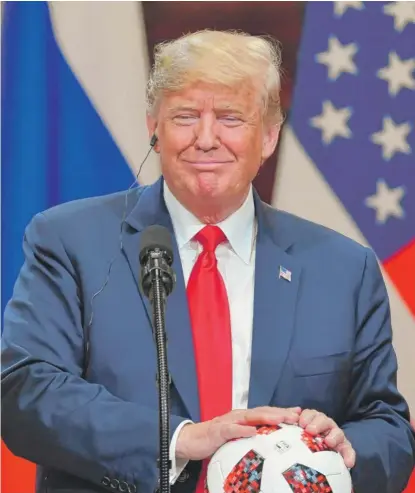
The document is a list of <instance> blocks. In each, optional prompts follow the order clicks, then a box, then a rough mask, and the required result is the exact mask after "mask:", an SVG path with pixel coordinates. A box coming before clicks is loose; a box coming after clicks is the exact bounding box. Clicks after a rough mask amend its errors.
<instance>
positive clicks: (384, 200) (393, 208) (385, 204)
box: [365, 180, 405, 224]
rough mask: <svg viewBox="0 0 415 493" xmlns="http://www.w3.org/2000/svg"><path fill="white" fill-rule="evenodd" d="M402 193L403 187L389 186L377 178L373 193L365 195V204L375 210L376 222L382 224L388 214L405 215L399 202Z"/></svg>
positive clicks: (399, 216)
mask: <svg viewBox="0 0 415 493" xmlns="http://www.w3.org/2000/svg"><path fill="white" fill-rule="evenodd" d="M404 195H405V190H404V187H396V188H389V187H388V185H387V184H386V183H385V181H384V180H378V182H377V184H376V193H375V195H370V196H369V197H367V199H366V200H365V204H366V205H367V206H368V207H371V208H372V209H375V210H376V222H377V223H381V224H383V223H385V222H386V220H387V219H388V218H389V216H395V217H397V218H403V217H404V216H405V212H404V210H403V209H402V206H401V204H400V201H401V199H402V197H403V196H404Z"/></svg>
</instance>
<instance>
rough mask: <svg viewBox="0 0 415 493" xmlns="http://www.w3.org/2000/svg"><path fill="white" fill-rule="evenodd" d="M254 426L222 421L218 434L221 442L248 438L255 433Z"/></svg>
mask: <svg viewBox="0 0 415 493" xmlns="http://www.w3.org/2000/svg"><path fill="white" fill-rule="evenodd" d="M256 431H257V430H256V427H255V426H246V425H239V424H236V423H229V424H228V423H224V424H223V426H222V428H221V431H220V435H221V439H222V441H223V443H225V442H227V441H229V440H234V439H236V438H249V437H252V436H255V435H256Z"/></svg>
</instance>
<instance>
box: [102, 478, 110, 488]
mask: <svg viewBox="0 0 415 493" xmlns="http://www.w3.org/2000/svg"><path fill="white" fill-rule="evenodd" d="M101 483H102V484H103V485H104V486H109V485H110V483H111V479H110V478H109V477H108V476H104V477H103V478H102V480H101Z"/></svg>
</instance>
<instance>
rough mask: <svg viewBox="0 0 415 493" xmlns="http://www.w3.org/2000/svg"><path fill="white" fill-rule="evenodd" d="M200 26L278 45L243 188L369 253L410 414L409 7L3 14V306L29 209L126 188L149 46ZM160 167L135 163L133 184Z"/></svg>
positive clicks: (29, 475) (414, 220)
mask: <svg viewBox="0 0 415 493" xmlns="http://www.w3.org/2000/svg"><path fill="white" fill-rule="evenodd" d="M204 28H216V29H237V30H243V31H247V32H250V33H252V34H256V35H257V34H269V35H271V36H273V37H275V38H276V39H278V40H279V41H280V42H281V45H282V54H283V71H284V77H283V85H282V106H283V110H284V111H285V113H286V115H287V118H286V123H285V125H284V129H283V132H282V138H281V141H280V144H279V146H278V148H277V150H276V152H275V153H274V154H273V156H271V158H270V159H268V161H267V162H266V163H265V165H264V166H263V168H262V169H261V171H260V173H259V175H258V177H257V178H256V179H255V186H256V188H257V190H258V191H259V193H260V195H261V197H262V198H263V200H264V201H266V202H268V203H272V204H273V205H275V206H277V207H279V208H282V209H286V210H288V211H290V212H293V213H295V214H298V215H300V216H303V217H305V218H307V219H310V220H314V221H316V222H318V223H322V224H325V225H326V226H329V227H331V228H333V229H336V230H338V231H340V232H342V233H344V234H346V235H348V236H350V237H352V238H354V239H356V240H357V241H360V242H362V243H364V244H366V245H369V246H370V247H372V248H373V249H374V251H375V252H376V254H377V256H378V258H379V260H380V262H381V266H382V269H383V272H384V275H385V280H386V283H387V287H388V291H389V296H390V300H391V310H392V320H393V328H394V343H395V349H396V352H397V356H398V362H399V374H398V384H399V387H400V389H401V390H402V392H403V393H404V395H405V396H406V397H407V399H408V402H409V404H410V407H411V410H412V414H413V415H414V414H415V387H414V385H413V351H414V348H415V160H414V157H413V153H414V150H415V129H414V126H415V123H414V121H415V118H414V116H415V79H414V68H415V3H413V2H360V1H343V2H262V1H247V2H243V1H234V2H233V1H232V2H169V1H167V2H3V3H2V180H3V184H2V185H3V186H2V192H3V196H2V201H3V208H2V210H3V211H7V213H6V214H4V215H3V216H2V233H3V238H4V241H3V244H2V260H4V261H3V262H2V306H3V307H4V305H5V302H6V301H7V300H8V299H9V298H10V296H11V292H12V288H13V284H14V281H15V278H16V276H17V273H18V270H19V268H20V265H21V262H22V260H23V258H22V252H21V239H22V236H23V232H24V227H25V225H26V224H27V223H28V221H29V220H30V219H31V217H32V216H33V215H34V214H35V213H37V212H39V211H40V210H43V209H45V208H47V207H50V206H52V205H55V204H56V203H59V202H64V201H67V200H72V199H76V198H80V197H84V196H89V195H99V194H104V193H110V192H112V191H115V190H118V189H123V188H124V189H125V188H128V186H129V185H130V183H131V178H132V173H131V172H130V170H129V169H128V168H131V170H132V171H133V173H134V174H135V173H136V171H137V169H138V167H139V165H140V162H141V160H142V158H143V156H144V154H145V150H146V149H147V148H148V135H147V130H146V127H145V101H144V92H145V84H146V78H147V73H148V67H149V65H150V63H151V62H152V56H153V55H152V52H153V48H154V46H155V44H156V43H158V42H160V41H164V40H166V39H172V38H175V37H178V36H180V35H181V34H183V33H186V32H192V31H196V30H198V29H204ZM159 171H160V169H159V163H158V162H157V160H156V159H155V157H154V156H150V159H149V160H148V161H147V163H146V165H145V166H144V168H143V171H142V173H141V175H140V176H141V177H142V182H143V183H150V182H152V181H154V180H155V179H156V178H157V177H158V175H159ZM29 179H30V181H31V183H32V185H31V188H30V189H28V187H27V180H29ZM22 190H24V191H25V193H24V194H22V193H21V191H22ZM283 275H287V273H285V274H284V273H283ZM2 451H3V455H2V472H3V474H2V486H1V490H2V491H3V492H4V493H30V492H31V491H33V490H34V468H33V465H32V464H30V463H28V462H25V461H23V460H21V459H17V458H15V457H14V456H12V455H11V454H10V452H9V451H8V450H7V449H6V447H4V446H3V447H2ZM413 483H415V477H414V480H413ZM406 493H415V484H413V485H412V486H409V487H408V490H407V492H406Z"/></svg>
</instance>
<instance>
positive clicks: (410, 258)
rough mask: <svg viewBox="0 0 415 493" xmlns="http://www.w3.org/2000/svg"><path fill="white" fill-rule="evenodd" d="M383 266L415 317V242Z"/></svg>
mask: <svg viewBox="0 0 415 493" xmlns="http://www.w3.org/2000/svg"><path fill="white" fill-rule="evenodd" d="M383 266H384V268H385V270H386V272H387V273H388V275H389V276H390V278H391V279H392V281H393V283H394V284H395V286H396V288H397V290H398V291H399V294H400V295H401V296H402V298H403V299H404V300H405V302H406V304H407V305H408V307H409V310H410V311H411V312H412V313H413V315H414V316H415V284H414V283H415V281H414V279H415V240H413V241H412V242H411V243H409V244H408V245H407V246H406V247H405V248H403V249H402V250H400V251H399V252H398V253H396V254H395V255H394V256H393V257H390V258H389V259H388V260H386V261H385V262H384V263H383Z"/></svg>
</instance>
